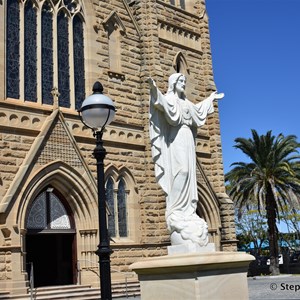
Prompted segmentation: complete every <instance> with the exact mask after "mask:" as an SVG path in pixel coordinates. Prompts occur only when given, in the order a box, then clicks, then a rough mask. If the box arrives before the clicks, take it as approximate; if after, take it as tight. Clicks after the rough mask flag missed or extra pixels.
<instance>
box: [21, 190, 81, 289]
mask: <svg viewBox="0 0 300 300" xmlns="http://www.w3.org/2000/svg"><path fill="white" fill-rule="evenodd" d="M53 191H54V189H53V188H51V187H48V188H47V190H45V191H43V192H42V193H41V194H39V195H38V197H37V198H36V199H35V200H34V201H33V202H32V204H31V207H30V209H29V212H28V215H27V223H26V229H27V234H26V267H27V272H28V274H29V273H30V269H31V268H30V266H31V264H33V275H34V287H40V286H50V285H67V284H76V283H77V282H76V278H77V276H76V251H75V249H76V246H75V245H76V241H75V237H76V236H75V232H76V231H75V229H74V221H73V218H71V216H72V214H71V211H70V209H69V207H68V205H67V203H66V202H65V201H63V199H62V197H59V194H58V193H57V192H56V193H55V192H53Z"/></svg>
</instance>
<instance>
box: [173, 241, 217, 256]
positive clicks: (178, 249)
mask: <svg viewBox="0 0 300 300" xmlns="http://www.w3.org/2000/svg"><path fill="white" fill-rule="evenodd" d="M214 251H216V246H215V244H214V243H208V244H207V245H206V246H202V247H201V246H199V245H197V244H195V243H186V244H181V245H174V246H173V245H172V246H168V255H173V254H184V253H199V252H200V253H201V252H214Z"/></svg>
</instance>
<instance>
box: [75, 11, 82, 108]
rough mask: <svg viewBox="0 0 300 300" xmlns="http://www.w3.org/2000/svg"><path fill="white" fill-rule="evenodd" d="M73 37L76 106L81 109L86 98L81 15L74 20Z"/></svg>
mask: <svg viewBox="0 0 300 300" xmlns="http://www.w3.org/2000/svg"><path fill="white" fill-rule="evenodd" d="M73 39H74V40H73V50H74V78H75V108H76V109H79V108H80V107H81V104H82V101H83V100H84V98H85V87H84V86H85V81H84V44H83V24H82V20H81V18H80V17H79V16H75V17H74V20H73Z"/></svg>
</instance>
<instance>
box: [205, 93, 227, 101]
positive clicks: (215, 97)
mask: <svg viewBox="0 0 300 300" xmlns="http://www.w3.org/2000/svg"><path fill="white" fill-rule="evenodd" d="M224 96H225V94H224V93H218V92H217V91H214V92H212V93H211V94H210V96H209V98H211V99H212V100H220V99H222V98H223V97H224Z"/></svg>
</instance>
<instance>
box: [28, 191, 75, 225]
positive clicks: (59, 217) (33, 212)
mask: <svg viewBox="0 0 300 300" xmlns="http://www.w3.org/2000/svg"><path fill="white" fill-rule="evenodd" d="M26 228H27V229H35V230H45V229H71V223H70V219H69V216H68V214H67V211H66V209H65V207H64V205H63V204H62V202H61V201H60V200H59V198H58V197H57V196H56V195H55V194H53V193H52V192H48V191H47V192H43V193H41V194H40V195H39V196H38V197H37V198H36V199H35V200H34V202H33V204H32V206H31V208H30V210H29V214H28V218H27V224H26Z"/></svg>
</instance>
